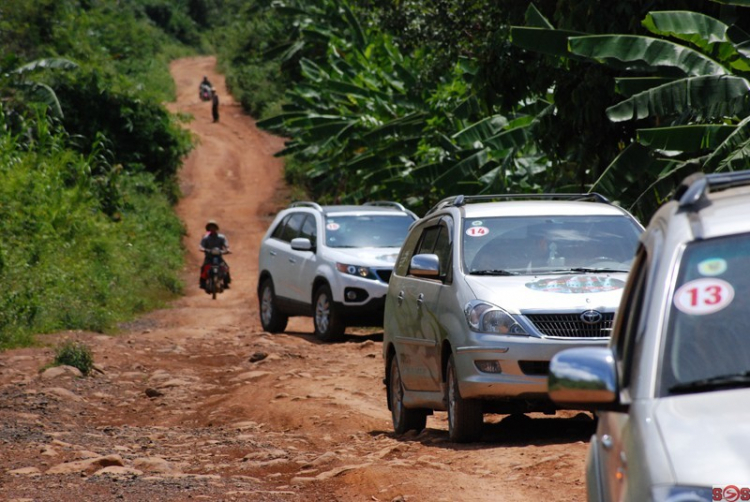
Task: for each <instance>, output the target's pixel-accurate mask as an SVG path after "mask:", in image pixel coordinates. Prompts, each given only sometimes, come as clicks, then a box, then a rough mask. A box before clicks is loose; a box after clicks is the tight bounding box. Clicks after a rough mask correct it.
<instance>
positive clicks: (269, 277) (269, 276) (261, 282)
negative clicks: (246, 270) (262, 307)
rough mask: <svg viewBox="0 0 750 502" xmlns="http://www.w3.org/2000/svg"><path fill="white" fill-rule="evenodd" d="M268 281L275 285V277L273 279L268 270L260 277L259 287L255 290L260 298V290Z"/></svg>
mask: <svg viewBox="0 0 750 502" xmlns="http://www.w3.org/2000/svg"><path fill="white" fill-rule="evenodd" d="M266 279H271V283H272V284H273V277H271V273H270V272H269V271H268V270H263V271H262V272H261V273H260V274H259V275H258V287H257V288H256V289H255V292H256V293H257V294H258V296H259V297H260V288H261V287H262V286H263V283H264V282H265V281H266Z"/></svg>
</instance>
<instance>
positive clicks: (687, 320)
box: [661, 234, 750, 394]
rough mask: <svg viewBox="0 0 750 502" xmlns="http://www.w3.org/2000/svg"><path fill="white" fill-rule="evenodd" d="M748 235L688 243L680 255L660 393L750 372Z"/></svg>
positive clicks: (749, 256)
mask: <svg viewBox="0 0 750 502" xmlns="http://www.w3.org/2000/svg"><path fill="white" fill-rule="evenodd" d="M748 270H750V234H739V235H733V236H729V237H721V238H714V239H706V240H700V241H694V242H691V243H690V244H689V245H688V246H687V247H686V248H685V251H684V253H683V255H682V258H681V260H680V265H679V272H678V274H677V280H676V283H675V286H674V294H673V298H672V301H671V306H670V312H669V322H668V325H667V331H666V334H665V337H666V339H665V344H664V350H663V354H662V358H663V359H662V375H661V377H662V378H661V391H662V393H667V394H668V393H671V392H672V391H676V389H677V388H678V387H679V386H684V385H685V384H690V383H692V382H696V381H700V380H707V379H715V378H717V377H722V376H726V375H742V374H744V373H747V372H748V371H750V331H749V330H748V326H749V325H750V275H749V274H748V273H747V271H748Z"/></svg>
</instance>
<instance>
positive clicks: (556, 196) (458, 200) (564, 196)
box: [425, 192, 611, 216]
mask: <svg viewBox="0 0 750 502" xmlns="http://www.w3.org/2000/svg"><path fill="white" fill-rule="evenodd" d="M493 200H572V201H586V200H588V201H591V202H599V203H603V204H611V202H610V201H609V199H607V198H606V197H605V196H603V195H601V194H599V193H596V192H591V193H529V194H520V193H514V194H495V195H454V196H452V197H446V198H445V199H443V200H441V201H440V202H438V203H437V204H435V205H434V206H433V207H432V208H431V209H430V210H429V211H427V214H425V216H427V215H428V214H431V213H434V212H435V211H439V210H440V209H443V208H445V207H448V206H454V207H461V206H464V205H466V203H467V202H479V201H493Z"/></svg>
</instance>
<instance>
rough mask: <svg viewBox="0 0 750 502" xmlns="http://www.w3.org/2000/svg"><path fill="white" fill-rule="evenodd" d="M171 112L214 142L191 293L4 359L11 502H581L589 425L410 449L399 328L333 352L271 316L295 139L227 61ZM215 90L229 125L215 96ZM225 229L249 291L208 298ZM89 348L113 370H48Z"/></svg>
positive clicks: (435, 423) (1, 416) (204, 154)
mask: <svg viewBox="0 0 750 502" xmlns="http://www.w3.org/2000/svg"><path fill="white" fill-rule="evenodd" d="M171 71H172V74H173V76H174V79H175V82H176V84H177V91H178V92H177V95H178V98H177V101H176V102H175V103H170V104H169V107H170V109H171V110H172V111H175V112H181V113H186V114H191V115H192V116H193V117H194V119H193V120H192V121H190V122H189V123H188V124H186V127H188V128H189V129H190V130H191V131H193V133H194V134H195V135H196V137H197V139H198V140H199V143H198V146H197V148H196V149H195V150H194V151H193V152H192V153H191V154H190V156H189V157H188V158H187V159H186V162H185V165H184V167H183V169H182V170H181V173H180V180H181V187H182V190H183V193H184V198H183V199H182V200H181V201H180V203H179V205H178V207H177V211H178V214H179V215H180V217H181V218H182V220H183V221H184V222H185V225H186V228H187V230H188V234H187V236H186V237H185V245H186V248H187V250H188V257H187V266H186V269H185V271H184V278H185V283H186V294H185V296H184V297H182V298H180V299H178V300H177V301H175V302H174V303H173V304H172V305H171V306H170V308H167V309H164V310H160V311H156V312H153V313H151V314H149V315H146V316H144V317H143V318H141V319H139V320H137V321H135V322H132V323H129V324H128V325H127V326H123V330H122V333H120V334H118V335H116V336H105V335H101V334H97V333H87V332H64V333H57V334H53V335H43V336H39V340H40V342H41V344H44V346H43V347H37V348H29V349H20V350H12V351H6V352H3V353H0V500H16V501H34V502H44V501H58V502H73V501H75V502H82V501H93V500H96V501H118V500H126V501H148V502H157V501H185V500H210V501H231V500H235V501H245V500H247V501H357V502H359V501H363V502H364V501H401V500H403V501H409V502H412V501H430V502H438V501H473V502H482V501H493V502H497V501H524V502H525V501H533V500H544V501H548V502H550V501H578V500H584V499H585V493H584V474H583V464H584V458H585V453H586V447H587V444H586V443H587V441H588V438H589V436H590V435H591V433H592V432H593V427H592V422H591V420H590V418H589V416H588V415H583V414H578V413H575V412H565V413H558V414H557V415H556V416H554V417H545V416H542V415H533V416H531V417H528V416H519V417H516V416H513V417H504V416H496V415H493V416H486V417H485V430H484V437H483V440H482V441H481V442H479V443H475V444H470V445H455V444H451V443H449V442H448V441H447V430H446V429H447V425H446V418H445V414H444V413H436V414H435V416H432V417H430V418H429V419H428V422H427V429H426V430H425V431H424V432H422V433H421V434H419V435H416V434H407V435H405V436H401V437H399V436H395V435H394V434H393V432H392V428H391V422H390V413H389V411H388V409H387V407H386V403H385V389H384V386H383V384H382V378H383V368H382V360H381V345H382V343H381V342H382V332H380V331H377V330H368V331H356V330H351V331H350V332H348V334H347V337H346V339H345V341H344V342H342V343H337V344H330V345H324V344H320V343H318V342H317V340H316V339H315V338H314V337H313V336H311V333H312V323H311V322H310V321H309V320H307V319H292V320H291V322H290V324H289V328H288V331H287V332H286V333H285V334H281V335H270V334H267V333H264V332H263V331H262V328H261V327H260V322H259V320H258V307H257V296H256V292H255V288H256V280H257V272H258V271H257V263H258V247H259V244H260V240H261V237H262V235H263V233H264V232H265V230H266V228H267V226H268V224H269V223H270V220H271V218H272V216H273V214H274V213H275V212H276V211H277V210H278V209H280V208H281V207H283V205H284V204H285V195H284V194H285V192H284V186H283V163H282V161H281V160H280V159H277V158H275V157H273V153H274V152H276V151H278V150H280V149H281V148H282V147H283V140H281V139H279V138H276V137H273V136H269V135H268V134H266V133H264V132H261V131H259V130H258V129H257V128H256V127H255V123H254V121H253V120H252V119H251V118H250V117H248V116H246V115H244V114H243V113H242V112H241V109H240V107H239V106H238V105H237V104H236V103H235V102H234V101H233V100H232V97H231V96H230V95H229V94H228V92H227V89H226V85H225V83H224V78H223V76H222V75H220V74H218V73H217V72H216V70H215V59H214V58H212V57H198V58H188V59H181V60H178V61H175V62H174V63H173V64H172V66H171ZM203 75H206V76H208V77H209V79H210V80H211V81H212V82H213V84H214V86H215V87H216V88H217V90H218V93H219V96H220V103H221V105H220V121H219V122H218V123H213V121H212V118H211V108H210V103H205V102H202V101H200V100H199V99H198V83H199V82H200V80H201V78H202V77H203ZM209 218H214V219H216V220H218V222H219V224H220V225H221V230H222V232H223V233H225V234H226V235H227V237H228V238H229V241H230V245H231V248H232V251H233V254H232V255H230V256H229V257H228V261H229V263H230V265H231V267H232V274H233V283H232V289H231V290H229V291H227V292H225V293H224V294H222V295H221V296H220V297H219V298H218V299H217V300H215V301H212V300H211V299H210V297H208V296H207V295H206V294H205V293H203V291H201V290H199V289H198V287H197V282H198V280H197V268H198V265H199V263H200V262H201V256H200V254H199V252H198V242H199V240H200V236H201V234H202V232H203V225H204V224H205V221H206V220H207V219H209ZM65 339H76V340H81V341H83V342H85V343H86V344H88V345H89V346H90V347H91V348H92V350H93V353H94V359H95V362H96V364H97V367H98V368H99V369H100V371H97V372H96V373H95V374H94V375H93V376H91V377H89V378H80V377H79V376H77V375H76V371H75V370H74V369H71V368H55V369H51V370H48V371H46V372H43V373H39V370H40V368H41V367H42V366H44V365H45V364H46V363H48V362H49V361H51V359H52V356H53V348H52V347H55V346H56V345H57V344H58V343H60V342H61V341H62V340H65Z"/></svg>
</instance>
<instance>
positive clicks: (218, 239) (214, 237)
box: [199, 220, 232, 289]
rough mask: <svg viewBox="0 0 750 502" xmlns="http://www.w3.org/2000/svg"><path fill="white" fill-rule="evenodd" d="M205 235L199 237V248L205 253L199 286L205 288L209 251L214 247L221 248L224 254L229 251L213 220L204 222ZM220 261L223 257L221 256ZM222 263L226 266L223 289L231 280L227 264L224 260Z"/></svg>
mask: <svg viewBox="0 0 750 502" xmlns="http://www.w3.org/2000/svg"><path fill="white" fill-rule="evenodd" d="M206 232H207V233H206V235H204V236H203V238H202V239H201V244H200V247H199V249H200V250H201V251H203V253H204V254H205V259H204V260H203V266H202V267H201V278H200V287H201V289H205V288H206V278H207V276H208V265H209V253H210V252H211V250H212V249H214V248H219V249H221V250H222V251H223V252H224V254H226V253H228V252H229V241H228V240H227V238H226V236H225V235H224V234H220V233H219V224H218V223H216V221H215V220H208V223H206ZM222 261H224V258H223V257H222ZM224 265H225V266H226V267H227V275H226V276H225V279H224V289H227V288H229V283H230V282H232V278H231V277H230V276H229V265H228V264H227V262H226V261H224Z"/></svg>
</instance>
